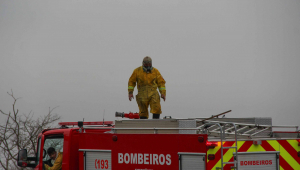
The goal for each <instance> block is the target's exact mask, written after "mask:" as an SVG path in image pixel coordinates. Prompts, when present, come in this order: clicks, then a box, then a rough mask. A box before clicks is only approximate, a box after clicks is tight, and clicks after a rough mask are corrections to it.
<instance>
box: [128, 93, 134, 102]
mask: <svg viewBox="0 0 300 170" xmlns="http://www.w3.org/2000/svg"><path fill="white" fill-rule="evenodd" d="M128 98H129V101H131V99H134V97H133V94H132V93H131V94H130V93H129V94H128Z"/></svg>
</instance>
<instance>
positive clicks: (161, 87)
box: [156, 70, 166, 95]
mask: <svg viewBox="0 0 300 170" xmlns="http://www.w3.org/2000/svg"><path fill="white" fill-rule="evenodd" d="M156 76H157V78H156V80H157V85H158V89H159V92H160V94H164V95H166V86H165V84H166V81H165V79H164V78H163V76H162V75H161V74H160V72H159V71H158V70H157V75H156Z"/></svg>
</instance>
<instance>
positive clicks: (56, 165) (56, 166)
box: [45, 152, 63, 170]
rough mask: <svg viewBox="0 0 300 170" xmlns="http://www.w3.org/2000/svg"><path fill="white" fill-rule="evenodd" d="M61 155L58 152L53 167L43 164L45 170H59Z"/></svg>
mask: <svg viewBox="0 0 300 170" xmlns="http://www.w3.org/2000/svg"><path fill="white" fill-rule="evenodd" d="M62 158H63V157H62V153H61V152H59V153H58V156H57V158H56V160H55V162H54V165H53V166H52V167H50V166H48V165H46V164H45V170H60V169H61V167H62Z"/></svg>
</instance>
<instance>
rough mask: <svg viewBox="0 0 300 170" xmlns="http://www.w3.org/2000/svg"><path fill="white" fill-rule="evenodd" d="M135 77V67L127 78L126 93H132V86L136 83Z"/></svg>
mask: <svg viewBox="0 0 300 170" xmlns="http://www.w3.org/2000/svg"><path fill="white" fill-rule="evenodd" d="M136 78H137V71H136V69H135V70H134V71H133V73H132V75H131V76H130V78H129V80H128V93H129V94H132V93H133V90H134V87H135V85H136Z"/></svg>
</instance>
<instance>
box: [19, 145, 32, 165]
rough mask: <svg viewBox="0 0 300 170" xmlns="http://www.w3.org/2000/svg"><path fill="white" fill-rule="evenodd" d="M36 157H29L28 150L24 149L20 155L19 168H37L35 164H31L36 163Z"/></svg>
mask: <svg viewBox="0 0 300 170" xmlns="http://www.w3.org/2000/svg"><path fill="white" fill-rule="evenodd" d="M35 160H36V157H27V149H22V150H20V151H19V153H18V160H17V163H18V166H20V167H35V166H36V165H35V163H33V164H31V163H29V162H30V161H35Z"/></svg>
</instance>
